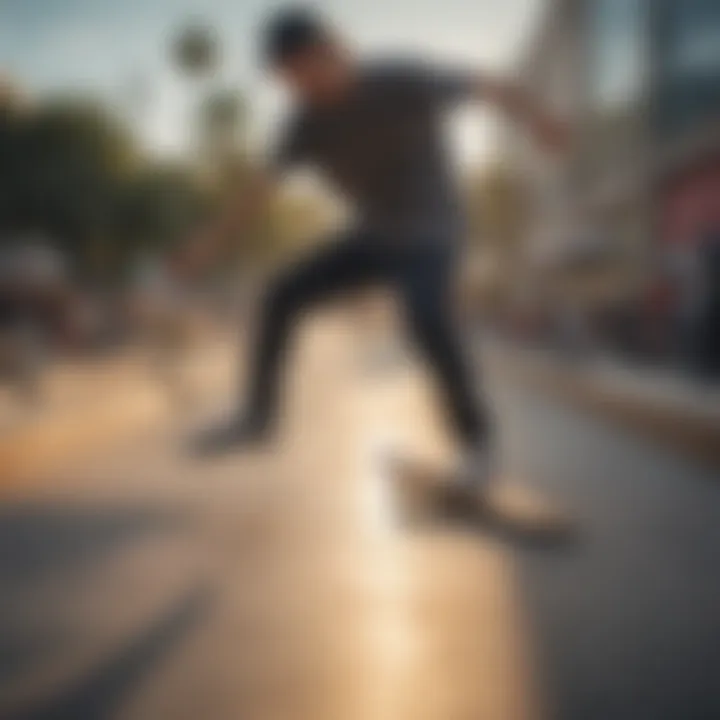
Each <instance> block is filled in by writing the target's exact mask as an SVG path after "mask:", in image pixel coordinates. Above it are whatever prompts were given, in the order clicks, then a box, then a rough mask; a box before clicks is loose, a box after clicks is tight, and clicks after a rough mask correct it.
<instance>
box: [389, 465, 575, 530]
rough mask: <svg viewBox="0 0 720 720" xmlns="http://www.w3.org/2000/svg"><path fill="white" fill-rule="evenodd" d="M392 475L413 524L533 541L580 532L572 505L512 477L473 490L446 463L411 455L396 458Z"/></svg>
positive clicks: (402, 510)
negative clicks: (456, 480) (568, 506)
mask: <svg viewBox="0 0 720 720" xmlns="http://www.w3.org/2000/svg"><path fill="white" fill-rule="evenodd" d="M390 477H391V482H392V484H393V486H394V488H395V491H396V500H397V504H398V508H399V510H400V515H401V517H402V518H403V519H404V520H405V521H406V523H409V524H415V525H417V524H424V523H427V522H428V521H429V522H432V523H438V522H440V523H450V524H453V525H459V526H464V527H466V528H475V529H477V530H479V531H485V532H490V533H492V534H495V535H499V536H503V537H505V538H506V539H514V540H519V541H527V542H528V543H532V542H537V543H546V542H547V543H551V542H564V541H568V540H571V539H574V538H576V537H577V536H578V533H579V528H578V523H577V521H576V519H575V518H574V517H573V515H572V513H571V512H570V511H569V510H568V509H566V508H562V507H561V506H560V505H559V504H558V503H557V502H555V501H554V500H552V499H551V498H549V497H547V496H545V495H544V493H542V492H541V491H539V490H537V489H534V488H532V487H530V486H529V485H527V484H525V483H522V482H518V481H516V480H514V479H512V478H509V477H504V476H502V475H499V476H498V477H497V478H495V479H494V480H493V481H491V483H490V484H489V485H488V487H487V488H486V489H485V490H484V491H482V492H479V491H472V490H470V489H468V488H464V487H460V486H458V485H457V484H455V483H454V482H453V476H452V471H451V470H450V469H449V468H448V467H447V466H443V465H440V464H437V463H435V464H433V463H429V462H425V461H422V460H412V459H409V458H394V459H392V460H391V470H390Z"/></svg>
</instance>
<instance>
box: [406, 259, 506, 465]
mask: <svg viewBox="0 0 720 720" xmlns="http://www.w3.org/2000/svg"><path fill="white" fill-rule="evenodd" d="M453 266H454V262H453V256H452V251H451V250H448V249H445V248H430V249H427V250H426V249H421V250H417V251H412V252H411V253H409V255H408V258H407V260H406V261H405V262H403V263H402V264H401V267H400V268H399V270H398V282H399V285H400V289H401V292H402V295H403V300H404V304H405V312H406V314H407V318H408V323H409V326H410V330H411V332H412V335H413V337H414V339H415V342H416V344H417V345H418V347H419V348H420V350H421V351H422V353H423V355H424V357H425V359H426V360H427V362H428V364H429V367H430V369H431V371H432V372H433V374H434V376H435V378H436V380H437V382H438V385H439V388H440V392H441V394H442V397H443V399H444V401H445V404H446V408H447V411H448V414H449V416H450V421H451V423H452V425H453V428H454V430H455V432H456V434H457V437H458V439H459V440H460V442H461V444H462V445H463V446H464V449H467V450H469V451H471V452H475V451H481V452H482V453H483V455H484V456H486V455H487V453H489V452H490V450H491V449H490V448H489V444H490V440H491V438H490V432H491V429H492V428H491V425H490V417H489V410H488V408H487V407H486V405H485V402H484V400H483V398H482V396H481V394H480V388H479V384H478V383H477V382H476V381H475V374H474V373H473V371H472V366H471V362H470V357H469V352H468V350H467V348H466V347H465V345H464V343H463V340H462V335H461V332H460V328H459V326H458V322H457V319H456V314H455V312H454V308H453V303H452V282H453V276H454V272H453V270H454V268H453ZM486 459H487V458H484V459H483V462H485V461H486Z"/></svg>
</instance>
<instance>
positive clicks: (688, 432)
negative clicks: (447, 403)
mask: <svg viewBox="0 0 720 720" xmlns="http://www.w3.org/2000/svg"><path fill="white" fill-rule="evenodd" d="M519 354H520V355H523V354H524V353H523V352H522V351H520V353H519ZM509 355H510V354H509V353H507V354H506V353H505V352H503V351H502V350H497V349H491V350H490V351H489V352H488V360H489V363H490V364H491V365H492V367H493V368H495V369H496V370H497V371H498V372H501V373H507V372H510V373H512V375H513V377H514V378H515V379H517V380H520V381H521V382H523V383H525V384H526V385H527V386H528V387H529V388H531V389H532V390H534V391H537V392H540V393H543V394H546V395H548V396H550V397H551V398H553V399H557V400H560V401H562V402H564V403H567V404H568V405H572V406H573V407H576V408H580V409H583V410H589V411H591V412H594V413H596V414H597V415H598V416H600V417H603V418H605V419H607V420H610V421H611V422H614V423H616V424H617V425H619V426H621V427H624V428H627V429H629V430H631V431H633V432H636V433H638V434H639V435H642V436H645V437H647V438H649V439H651V440H653V441H655V442H660V443H662V444H663V445H665V446H666V447H668V448H672V449H674V450H676V451H678V452H680V453H682V454H684V455H686V456H688V457H690V458H692V459H694V460H699V461H700V462H702V463H703V464H706V465H708V466H710V467H712V468H716V469H720V413H717V414H715V413H711V412H707V411H704V410H703V409H700V408H694V407H692V406H689V405H686V404H685V405H684V404H681V403H678V402H671V401H669V400H668V399H666V398H662V397H655V396H648V395H647V394H644V395H643V394H631V393H628V391H627V388H624V387H622V386H619V385H616V384H613V383H611V382H608V381H607V378H603V377H599V376H598V375H597V374H594V373H592V372H591V371H588V370H583V369H582V368H578V367H572V366H570V365H565V364H560V363H553V362H552V361H549V360H548V359H546V358H541V359H538V358H532V357H528V355H527V353H525V357H519V358H518V357H517V356H513V357H509Z"/></svg>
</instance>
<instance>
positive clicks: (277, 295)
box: [200, 233, 381, 453]
mask: <svg viewBox="0 0 720 720" xmlns="http://www.w3.org/2000/svg"><path fill="white" fill-rule="evenodd" d="M380 274H381V263H380V261H379V258H378V255H377V253H376V252H375V251H373V248H372V247H370V246H369V245H368V244H367V243H365V242H363V239H362V238H361V237H358V236H357V235H356V234H355V233H351V234H348V236H347V237H344V238H342V239H340V240H339V241H333V242H330V243H328V244H327V245H323V246H321V247H320V248H319V249H317V250H315V251H314V252H312V253H311V254H310V255H309V256H308V257H306V258H304V259H303V260H301V261H300V262H298V263H297V264H294V265H291V266H290V267H288V268H286V269H285V270H284V271H283V272H282V273H281V274H280V275H279V276H278V277H277V278H276V279H275V280H274V281H273V282H271V283H270V284H269V286H268V288H267V290H266V292H265V295H264V298H263V300H262V302H261V306H260V312H259V318H258V328H257V336H256V341H255V344H254V346H253V347H252V349H251V359H250V366H249V373H248V377H247V388H248V390H247V393H248V395H247V402H246V404H245V405H244V406H243V407H242V408H240V409H239V411H238V412H237V415H236V416H235V417H234V418H233V419H232V421H231V424H230V426H228V427H226V428H220V429H219V430H218V431H217V432H213V433H211V434H209V435H208V436H206V437H205V438H203V439H201V442H200V450H201V451H203V452H210V453H212V452H217V451H222V450H223V449H225V448H227V447H230V446H233V445H235V444H237V443H242V442H244V441H250V440H256V439H259V438H261V437H263V436H264V435H266V434H267V433H268V432H269V431H271V430H272V429H273V425H274V423H275V420H276V414H277V411H278V401H279V394H280V389H281V384H282V374H283V369H284V360H285V356H286V353H287V349H288V346H289V343H290V339H291V335H292V331H293V329H294V328H295V325H296V324H297V321H298V320H299V318H300V317H301V316H302V314H303V313H304V312H305V311H306V310H308V309H309V308H311V307H312V306H314V305H316V304H318V303H320V302H322V301H324V300H326V299H328V298H330V297H333V296H335V295H339V294H341V293H344V292H346V291H352V290H354V289H357V288H358V287H361V286H363V285H366V284H369V283H372V282H373V281H374V280H375V279H377V278H378V277H379V275H380Z"/></svg>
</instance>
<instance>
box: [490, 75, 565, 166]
mask: <svg viewBox="0 0 720 720" xmlns="http://www.w3.org/2000/svg"><path fill="white" fill-rule="evenodd" d="M478 97H479V98H481V99H486V100H489V101H490V102H492V103H493V104H494V105H495V106H496V107H497V108H498V109H499V110H500V111H501V112H502V113H503V114H505V115H507V116H508V117H509V118H511V119H513V120H516V121H518V122H521V123H523V124H524V125H525V126H526V127H527V128H528V129H529V130H530V131H531V132H532V134H533V136H534V137H535V138H536V139H537V140H538V141H539V142H540V144H541V145H542V146H543V147H544V148H546V149H547V150H550V151H552V152H562V151H563V150H565V149H566V148H567V146H568V144H569V142H570V139H571V138H570V127H569V126H568V124H567V123H564V122H562V121H561V120H560V119H559V118H557V117H554V116H553V115H551V114H550V113H549V112H547V111H546V110H544V109H543V108H541V107H540V106H539V104H538V103H537V102H535V100H534V98H533V97H532V96H531V94H530V93H528V92H527V90H525V89H524V88H522V87H521V86H520V85H517V84H515V83H512V82H508V81H506V80H496V79H494V78H488V77H482V78H480V79H479V80H478Z"/></svg>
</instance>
